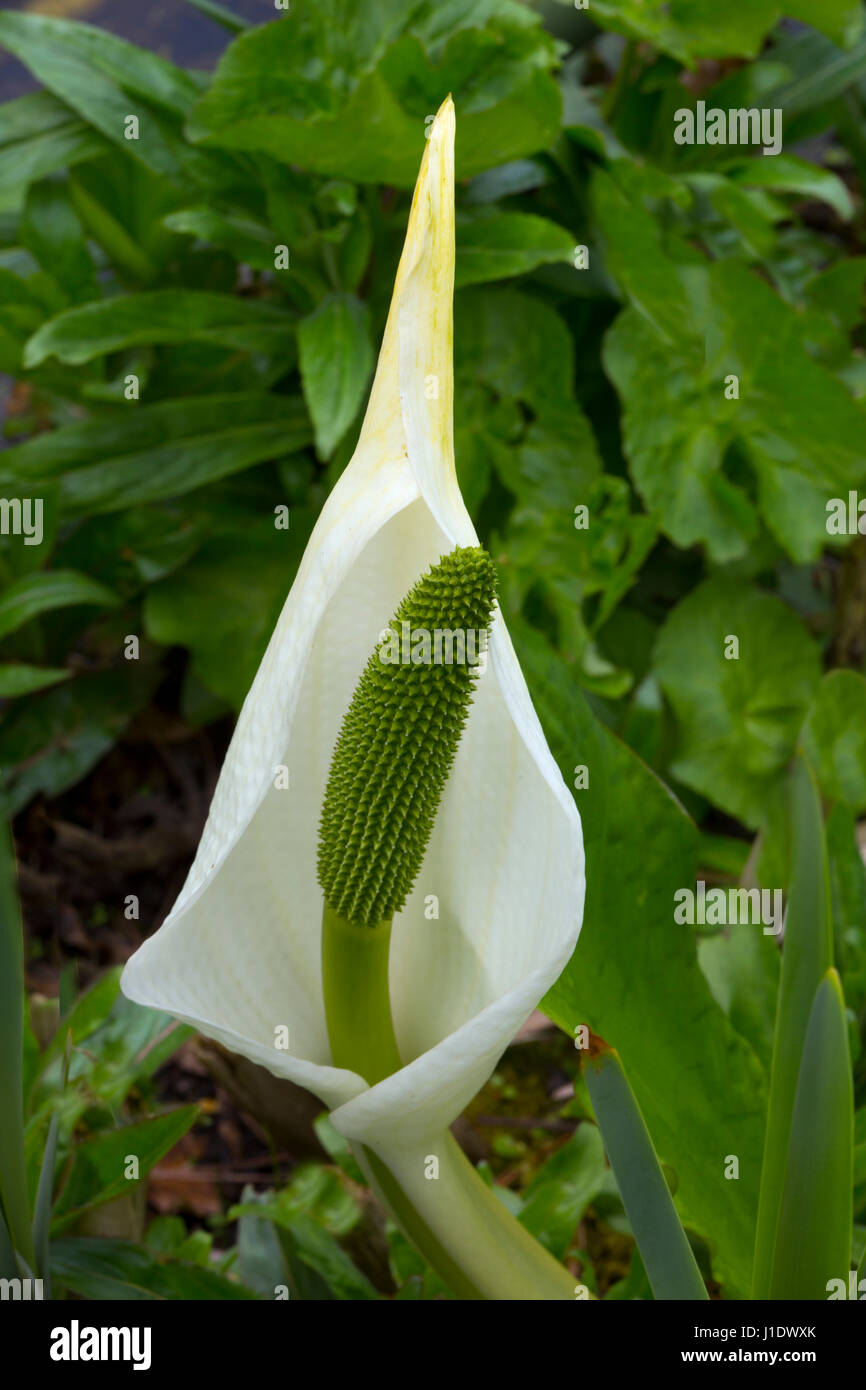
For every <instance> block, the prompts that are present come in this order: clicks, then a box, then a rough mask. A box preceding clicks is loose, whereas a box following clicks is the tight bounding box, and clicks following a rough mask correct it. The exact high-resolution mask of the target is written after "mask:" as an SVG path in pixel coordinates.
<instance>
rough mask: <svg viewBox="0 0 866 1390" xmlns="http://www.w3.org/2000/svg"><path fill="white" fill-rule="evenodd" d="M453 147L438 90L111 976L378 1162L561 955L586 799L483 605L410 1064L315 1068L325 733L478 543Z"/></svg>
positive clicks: (436, 872)
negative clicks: (331, 465)
mask: <svg viewBox="0 0 866 1390" xmlns="http://www.w3.org/2000/svg"><path fill="white" fill-rule="evenodd" d="M453 161H454V110H453V106H452V104H451V101H450V98H449V99H448V100H447V101H446V102H445V103H444V105H443V106H442V108H441V110H440V112H439V114H438V116H437V118H436V121H435V124H434V125H433V127H432V130H431V132H430V137H429V140H428V143H427V148H426V151H425V154H424V159H423V163H422V166H421V172H420V174H419V177H418V183H417V186H416V189H415V195H414V199H413V203H412V211H411V216H410V219H409V228H408V232H407V235H406V243H405V246H404V249H403V255H402V258H401V261H400V266H399V270H398V272H397V279H396V283H395V287H394V295H393V299H392V303H391V310H390V313H389V316H388V323H387V326H386V329H385V335H384V339H383V342H382V348H381V352H380V355H379V362H378V367H377V371H376V378H375V381H374V384H373V388H372V392H371V396H370V401H369V405H368V408H367V413H366V416H365V419H364V424H363V427H362V430H361V437H360V439H359V442H358V447H357V449H356V451H355V454H354V456H353V458H352V460H351V462H350V463H349V465H348V466H347V468H346V469H345V471H344V473H343V475H342V477H341V478H340V481H339V482H338V484H337V486H336V487H335V488H334V490H333V492H332V493H331V496H330V497H329V498H328V500H327V502H326V504H325V506H324V508H323V510H322V514H321V516H320V518H319V521H318V524H317V525H316V528H315V530H314V532H313V534H312V536H311V538H310V542H309V545H308V546H307V550H306V553H305V555H304V558H303V560H302V562H301V565H300V568H299V570H298V574H297V578H296V580H295V583H294V585H293V586H292V590H291V592H290V594H289V596H288V599H287V600H286V603H285V606H284V608H283V611H282V614H281V616H280V619H279V621H278V623H277V626H276V628H275V630H274V633H273V636H272V638H271V641H270V644H269V646H268V649H267V652H266V653H265V656H264V658H263V660H262V664H261V666H260V668H259V671H258V673H257V675H256V678H255V680H254V682H253V685H252V688H251V689H250V692H249V695H248V696H247V699H246V702H245V704H244V707H243V709H242V711H241V714H240V718H239V720H238V725H237V729H236V731H235V734H234V738H233V739H232V743H231V747H230V748H229V751H228V754H227V756H226V760H225V764H224V766H223V769H222V773H221V776H220V779H219V783H218V785H217V788H216V792H215V795H214V799H213V804H212V806H211V811H210V815H209V817H208V822H207V825H206V827H205V830H204V834H203V836H202V840H201V844H200V845H199V849H198V853H197V855H196V858H195V862H194V864H193V866H192V869H191V870H190V874H189V877H188V879H187V881H186V884H185V885H184V888H183V890H182V892H181V894H180V897H179V898H178V900H177V902H176V903H175V905H174V908H173V909H172V911H171V913H170V914H169V916H168V918H167V919H166V921H165V922H164V923H163V925H162V927H160V929H159V931H158V932H156V934H155V935H154V936H152V937H151V938H150V940H148V941H147V942H145V944H144V945H143V946H142V947H141V948H140V950H138V951H137V952H136V953H135V955H134V956H133V957H132V959H131V960H130V961H129V963H128V964H127V966H126V969H125V970H124V973H123V980H122V986H123V990H124V993H125V994H126V995H127V996H128V997H129V998H130V999H133V1000H136V1001H137V1002H138V1003H140V1004H146V1005H150V1006H151V1007H153V1008H159V1009H164V1010H167V1011H168V1012H170V1013H172V1014H175V1015H176V1016H177V1017H178V1018H181V1019H184V1020H186V1021H187V1022H189V1023H191V1024H193V1025H194V1026H195V1027H196V1028H197V1029H199V1031H201V1032H202V1033H205V1034H207V1035H208V1036H209V1037H212V1038H215V1039H217V1040H218V1041H219V1042H221V1043H223V1044H224V1045H225V1046H226V1047H228V1048H231V1049H232V1050H234V1051H236V1052H240V1053H242V1054H243V1055H244V1056H246V1057H249V1058H250V1059H252V1060H253V1061H255V1062H259V1063H261V1064H262V1065H263V1066H265V1067H267V1068H268V1069H269V1070H270V1071H271V1072H273V1073H274V1074H275V1075H277V1076H284V1077H289V1078H290V1079H291V1080H292V1081H295V1082H297V1083H298V1084H300V1085H301V1086H305V1087H307V1088H308V1089H309V1090H311V1091H313V1092H314V1093H315V1094H316V1095H317V1096H319V1097H320V1098H321V1100H322V1101H323V1102H324V1103H325V1104H326V1105H327V1106H328V1107H329V1108H331V1110H332V1111H333V1115H332V1119H333V1122H334V1124H335V1125H336V1126H337V1128H338V1129H339V1130H340V1131H341V1132H342V1133H343V1134H345V1135H346V1136H347V1137H349V1138H350V1139H352V1140H353V1141H357V1142H358V1143H360V1144H363V1145H367V1146H369V1147H370V1148H372V1149H374V1150H376V1151H377V1152H378V1153H379V1154H380V1155H388V1156H389V1159H390V1160H391V1161H392V1162H393V1163H394V1165H395V1166H404V1165H399V1164H397V1159H396V1157H395V1156H396V1155H398V1154H399V1153H400V1152H402V1153H403V1154H404V1155H405V1154H408V1153H417V1152H419V1146H420V1148H421V1149H423V1146H424V1144H425V1141H426V1140H427V1139H428V1137H429V1136H430V1135H432V1134H436V1133H438V1132H441V1131H443V1130H444V1129H445V1128H446V1127H447V1126H448V1125H449V1124H450V1123H451V1122H452V1121H453V1120H454V1119H455V1117H456V1116H457V1115H458V1114H459V1113H460V1111H461V1110H462V1109H463V1108H464V1107H465V1106H466V1105H467V1103H468V1102H469V1101H470V1100H471V1099H472V1097H473V1096H474V1095H475V1093H476V1092H477V1091H478V1090H479V1088H480V1087H481V1086H482V1085H483V1084H484V1082H485V1080H486V1079H487V1077H488V1076H489V1075H490V1072H491V1071H492V1069H493V1067H494V1066H495V1064H496V1062H497V1060H498V1058H499V1056H500V1054H501V1053H502V1051H503V1050H504V1048H505V1047H506V1046H507V1044H508V1043H509V1041H510V1040H511V1039H512V1037H513V1036H514V1034H515V1032H516V1031H517V1029H518V1028H519V1027H520V1025H521V1024H522V1022H523V1021H524V1020H525V1019H526V1017H527V1016H528V1015H529V1013H530V1012H531V1011H532V1009H533V1008H534V1007H535V1005H536V1004H537V1003H538V1000H539V999H540V998H541V997H542V995H543V994H544V993H545V991H546V990H547V989H548V988H549V986H550V985H551V984H552V983H553V981H554V980H555V979H556V978H557V976H558V975H559V973H560V972H561V970H562V969H563V967H564V966H565V964H566V962H567V961H568V959H569V956H570V955H571V952H572V950H573V949H574V946H575V943H576V941H577V936H578V932H579V929H580V922H581V914H582V906H583V892H584V873H583V844H582V838H581V829H580V819H579V816H578V814H577V811H576V809H575V806H574V802H573V799H572V797H571V794H570V793H569V791H568V790H567V789H566V787H565V784H564V782H563V780H562V777H561V776H560V773H559V771H558V769H557V767H556V765H555V763H554V761H553V758H552V756H551V754H550V752H549V750H548V748H547V744H546V743H545V740H544V736H543V734H542V731H541V727H540V725H539V722H538V719H537V717H536V714H535V711H534V710H533V707H532V704H531V701H530V698H529V694H528V692H527V689H526V684H525V682H524V679H523V676H522V674H521V671H520V667H519V665H518V662H517V658H516V657H515V654H514V650H513V648H512V646H511V642H510V640H509V637H508V633H507V631H506V629H505V625H504V623H503V621H502V618H501V616H500V615H497V617H496V619H495V621H494V624H493V628H492V631H491V638H490V650H489V659H488V664H487V670H486V672H485V674H484V675H483V676H482V677H481V678H480V679H479V681H478V686H477V691H476V695H475V699H474V703H473V705H472V709H471V713H470V717H469V721H468V724H467V726H466V729H465V732H464V734H463V738H462V741H461V744H460V748H459V751H458V754H457V758H456V762H455V764H454V768H453V771H452V773H451V776H450V779H449V781H448V784H447V787H446V790H445V793H444V796H443V799H442V803H441V806H440V808H439V812H438V815H437V819H436V823H435V827H434V830H433V834H432V838H431V840H430V843H429V846H428V849H427V853H426V855H425V858H424V862H423V865H422V868H421V871H420V874H419V876H418V879H417V881H416V884H415V887H414V889H413V892H412V894H411V896H410V898H409V900H408V902H407V904H406V907H405V908H404V910H403V911H402V912H400V913H399V914H398V915H397V917H396V918H395V920H394V926H393V933H392V942H391V959H390V988H391V1001H392V1011H393V1017H394V1026H395V1031H396V1036H397V1040H398V1044H399V1048H400V1054H401V1057H402V1058H403V1061H404V1065H403V1067H402V1068H401V1069H400V1070H399V1071H398V1072H396V1073H395V1074H394V1075H392V1076H390V1077H388V1078H387V1079H386V1080H384V1081H381V1082H379V1083H378V1084H377V1085H375V1086H373V1087H370V1086H368V1085H367V1083H366V1082H365V1081H364V1080H363V1079H362V1078H361V1077H360V1076H359V1075H357V1074H355V1073H354V1072H351V1071H347V1070H343V1069H338V1068H335V1067H333V1066H332V1065H331V1058H330V1050H329V1044H328V1034H327V1030H326V1026H325V1013H324V1006H323V999H322V986H321V960H320V954H321V950H320V937H321V918H322V893H321V889H320V887H319V885H318V882H317V877H316V844H317V832H318V824H319V816H320V813H321V808H322V799H323V795H324V790H325V784H326V780H327V776H328V769H329V765H330V760H331V755H332V752H333V748H334V743H335V741H336V738H337V734H338V731H339V729H340V725H341V722H342V720H343V717H344V715H345V713H346V710H347V708H348V706H349V702H350V699H351V697H352V693H353V690H354V688H355V685H356V683H357V681H358V678H359V675H360V673H361V670H362V668H363V666H364V663H365V662H366V660H367V658H368V657H369V655H370V653H371V652H372V651H373V649H374V647H375V646H376V642H377V640H378V637H379V634H380V633H381V632H382V630H383V628H384V627H385V626H386V625H387V623H388V621H389V620H390V618H391V617H392V615H393V613H394V611H395V610H396V608H397V606H398V604H399V602H400V600H401V599H402V598H403V596H404V595H405V594H406V592H407V591H408V590H409V589H410V588H411V586H412V585H413V583H414V582H415V581H416V580H417V579H418V577H419V576H420V575H421V573H422V571H423V570H424V569H425V568H426V567H427V566H428V565H430V564H431V563H434V562H435V561H437V560H438V559H439V558H440V556H441V555H442V554H444V553H445V552H447V551H450V550H451V549H453V547H454V546H455V545H475V544H477V543H478V542H477V537H476V535H475V531H474V529H473V526H472V522H471V521H470V518H469V515H468V513H467V511H466V508H465V506H464V504H463V499H462V497H461V495H460V490H459V487H458V484H457V476H456V473H455V468H454V449H453V428H452V404H453V388H454V381H453V368H452V297H453V280H454V163H453ZM238 583H239V584H242V583H243V575H238ZM225 660H226V661H227V662H230V661H231V660H232V653H231V651H226V653H225ZM281 766H284V767H286V768H287V769H288V774H289V785H288V788H287V789H286V788H285V787H284V786H282V787H280V786H279V785H277V783H278V782H279V781H280V780H283V781H284V779H280V778H278V776H277V773H278V769H279V768H280V767H281ZM435 904H438V916H432V915H431V914H432V912H433V911H434V905H435ZM425 907H426V911H425ZM284 1029H288V1048H285V1047H284V1046H281V1045H280V1044H281V1043H283V1042H284V1034H282V1033H281V1031H280V1030H284Z"/></svg>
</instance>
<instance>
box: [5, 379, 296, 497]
mask: <svg viewBox="0 0 866 1390" xmlns="http://www.w3.org/2000/svg"><path fill="white" fill-rule="evenodd" d="M311 439H312V432H311V430H310V424H309V421H308V419H307V416H306V412H305V411H304V409H303V406H302V405H301V403H300V401H298V400H297V399H296V398H292V397H288V396H267V395H261V394H256V393H253V392H237V393H232V394H229V395H215V396H201V397H185V398H182V399H180V400H172V401H161V402H159V404H157V405H129V406H127V407H126V409H124V410H123V411H121V412H119V413H117V414H114V415H110V416H106V417H104V418H98V417H97V418H93V419H90V420H83V421H80V422H76V423H75V424H72V425H63V426H61V428H60V429H57V430H54V431H52V432H50V433H48V434H41V435H37V436H36V437H35V438H33V439H31V440H28V441H27V442H26V443H25V444H19V445H17V446H15V447H14V448H12V449H7V450H6V451H5V452H4V454H3V456H2V459H0V478H2V477H3V476H4V475H6V476H10V475H11V476H12V477H14V478H15V479H16V481H17V482H18V483H19V484H20V485H21V486H24V485H25V484H28V483H29V484H30V486H31V487H33V486H34V485H37V484H38V483H41V482H43V481H44V480H46V479H49V478H52V477H55V476H57V475H59V478H60V498H61V503H62V506H63V510H64V512H66V513H67V514H71V515H81V514H82V513H83V514H86V515H93V513H95V512H97V513H98V512H107V511H113V510H115V509H117V508H118V507H124V508H126V507H128V506H130V505H132V504H133V503H135V502H154V501H158V500H160V499H162V498H165V497H174V496H181V495H183V494H184V493H187V492H190V491H192V490H193V489H194V488H198V487H202V486H203V485H204V484H206V483H210V482H213V481H215V480H216V479H218V478H223V477H226V476H227V475H229V474H231V473H235V472H237V471H238V470H239V469H243V468H248V467H249V466H250V465H252V464H255V463H261V462H263V461H264V460H265V459H270V458H276V457H278V456H279V455H281V454H287V453H292V452H294V451H295V450H297V449H301V448H303V447H304V446H305V445H306V444H308V443H310V442H311ZM94 459H98V460H99V461H98V462H95V463H94V462H93V460H94Z"/></svg>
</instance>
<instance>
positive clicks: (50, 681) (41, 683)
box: [0, 661, 72, 700]
mask: <svg viewBox="0 0 866 1390" xmlns="http://www.w3.org/2000/svg"><path fill="white" fill-rule="evenodd" d="M71 676H72V672H71V671H70V670H68V669H67V667H65V666H59V667H58V666H26V665H23V664H21V663H13V662H5V661H4V662H2V663H0V699H4V700H12V699H15V698H16V697H17V696H19V695H32V694H33V692H34V691H35V690H44V689H45V688H46V686H49V685H57V683H58V682H59V681H67V680H69V679H70V677H71Z"/></svg>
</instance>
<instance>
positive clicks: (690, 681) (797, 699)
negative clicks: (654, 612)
mask: <svg viewBox="0 0 866 1390" xmlns="http://www.w3.org/2000/svg"><path fill="white" fill-rule="evenodd" d="M732 638H736V639H737V642H738V647H737V652H738V655H737V656H736V657H733V656H731V657H730V659H728V658H726V656H725V652H726V650H727V651H729V652H733V650H734V649H733V646H732V644H731V639H732ZM654 670H655V673H656V676H657V677H658V680H659V682H660V684H661V686H662V689H663V690H664V692H665V695H666V696H667V698H668V700H669V701H670V703H671V706H672V707H673V710H674V713H675V714H676V716H677V723H678V728H679V740H678V746H677V750H676V756H675V757H674V759H673V761H672V763H671V771H672V772H673V773H674V774H675V776H676V777H678V778H680V780H681V781H683V782H684V783H685V784H686V786H689V787H692V788H693V789H694V790H695V791H698V792H701V793H702V794H703V795H705V796H707V797H709V798H710V800H711V801H712V802H713V803H714V804H715V805H716V806H720V807H722V808H723V809H724V810H726V811H727V812H728V813H729V814H730V815H733V816H736V817H738V818H739V819H740V820H743V821H745V823H746V825H749V826H752V827H757V826H759V825H760V824H761V823H762V821H763V819H764V816H765V813H766V810H767V806H768V803H769V802H770V800H771V799H772V797H773V796H774V795H775V794H777V793H778V791H779V789H780V787H781V785H782V781H783V778H784V774H785V768H786V766H787V763H788V760H789V758H790V757H791V754H792V752H793V750H794V745H795V742H796V739H797V734H798V732H799V729H800V725H801V724H802V722H803V715H804V713H805V710H806V708H807V706H808V704H809V700H810V699H811V697H812V695H813V693H814V691H815V689H816V688H817V685H818V681H819V676H820V666H819V655H818V649H817V647H816V646H815V643H814V642H813V641H812V639H811V638H810V637H809V635H808V633H807V632H806V630H805V628H804V627H803V625H802V623H801V622H800V619H799V618H798V617H797V616H796V614H795V613H793V612H792V611H791V609H789V608H788V607H786V605H785V604H784V603H782V602H781V600H780V599H777V598H776V597H775V596H773V595H771V594H765V593H761V592H760V591H759V590H757V589H755V588H753V587H751V586H750V585H748V584H744V583H742V582H735V581H733V580H730V579H727V578H724V577H721V576H720V577H718V578H716V579H710V580H707V581H706V582H705V583H703V584H701V585H699V586H698V588H697V589H694V590H693V591H692V592H691V593H690V594H688V595H687V596H686V597H685V598H684V599H683V600H682V601H681V602H680V603H679V604H678V605H677V607H676V608H674V610H673V612H672V613H671V614H670V616H669V618H668V620H667V622H666V623H665V624H664V626H663V627H662V629H661V632H660V633H659V637H658V641H657V643H656V649H655V657H654ZM804 1026H805V1025H804Z"/></svg>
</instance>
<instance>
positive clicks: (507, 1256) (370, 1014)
mask: <svg viewBox="0 0 866 1390" xmlns="http://www.w3.org/2000/svg"><path fill="white" fill-rule="evenodd" d="M390 937H391V923H390V922H379V923H377V924H376V925H375V926H373V927H359V926H354V925H353V924H352V923H350V922H347V921H346V920H345V918H343V917H340V916H339V915H338V914H337V913H335V912H334V911H333V910H332V909H331V908H329V907H327V906H326V907H325V909H324V913H323V916H322V989H323V993H324V1000H325V1018H326V1021H327V1025H328V1037H329V1039H330V1043H331V1059H332V1061H333V1063H334V1066H337V1067H346V1068H347V1069H348V1070H350V1071H354V1072H358V1073H359V1074H360V1075H361V1076H363V1078H364V1080H365V1081H367V1082H368V1083H369V1084H370V1085H371V1086H375V1085H376V1083H377V1082H379V1081H383V1080H384V1079H385V1077H387V1076H391V1075H392V1074H393V1073H394V1072H396V1071H399V1070H400V1068H401V1066H402V1065H403V1064H402V1061H401V1059H400V1053H399V1051H398V1048H397V1040H396V1038H395V1035H394V1025H393V1022H392V1019H391V1000H390V994H389V991H388V949H389V945H390ZM358 1158H359V1161H360V1162H361V1165H362V1167H364V1168H365V1169H366V1171H367V1173H368V1176H369V1177H370V1179H371V1182H372V1185H373V1186H374V1187H375V1188H376V1190H377V1191H378V1193H379V1195H380V1196H381V1198H382V1200H383V1202H384V1204H385V1206H386V1207H387V1208H388V1210H389V1211H390V1212H391V1214H392V1216H393V1217H394V1219H395V1221H396V1222H397V1223H398V1225H399V1226H400V1227H401V1228H402V1230H403V1231H404V1232H405V1234H406V1236H407V1237H408V1238H409V1239H410V1240H411V1241H412V1243H413V1244H414V1245H415V1246H416V1248H417V1249H418V1250H419V1251H420V1253H421V1254H422V1255H423V1256H424V1258H425V1260H426V1261H427V1263H428V1264H429V1265H430V1266H431V1268H433V1269H434V1270H435V1271H436V1273H437V1274H438V1275H439V1276H440V1278H442V1279H444V1281H445V1282H446V1284H447V1285H448V1286H449V1288H450V1289H451V1290H452V1292H453V1293H454V1294H456V1295H457V1297H458V1298H462V1299H515V1300H528V1299H557V1300H563V1299H568V1300H571V1299H572V1298H573V1297H574V1279H573V1277H572V1275H571V1274H569V1272H568V1270H567V1269H565V1268H564V1267H563V1266H562V1265H560V1264H559V1262H558V1261H557V1260H555V1259H554V1258H553V1256H552V1255H550V1254H548V1252H547V1251H546V1250H545V1249H544V1247H543V1246H541V1245H539V1243H538V1242H537V1241H536V1240H534V1239H533V1237H532V1236H531V1235H530V1234H529V1232H528V1231H527V1230H525V1228H524V1227H523V1226H521V1225H520V1223H519V1222H518V1221H516V1220H515V1218H514V1217H513V1216H512V1215H511V1213H510V1212H509V1211H508V1210H507V1208H506V1207H505V1206H504V1205H503V1203H502V1202H500V1201H499V1199H498V1198H497V1197H496V1195H495V1193H493V1192H492V1191H491V1189H490V1188H489V1187H488V1186H487V1184H486V1183H485V1182H484V1180H483V1178H482V1177H481V1176H480V1174H479V1173H477V1172H476V1170H475V1169H474V1168H473V1166H472V1164H471V1163H470V1162H469V1160H468V1159H467V1157H466V1155H465V1154H464V1153H463V1151H462V1149H461V1148H460V1146H459V1144H458V1143H457V1142H456V1140H455V1139H454V1138H453V1136H452V1135H451V1134H450V1133H449V1132H448V1131H447V1130H446V1131H445V1132H444V1133H438V1134H434V1135H433V1136H431V1138H430V1139H429V1140H426V1141H425V1143H424V1145H423V1148H419V1149H414V1148H413V1149H407V1150H402V1149H401V1150H399V1151H398V1150H394V1151H393V1152H391V1151H389V1152H388V1154H387V1156H386V1157H385V1156H382V1155H381V1154H379V1153H376V1152H374V1150H373V1149H371V1148H368V1147H361V1148H360V1152H359V1154H358ZM433 1159H435V1164H433V1163H432V1160H433Z"/></svg>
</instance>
